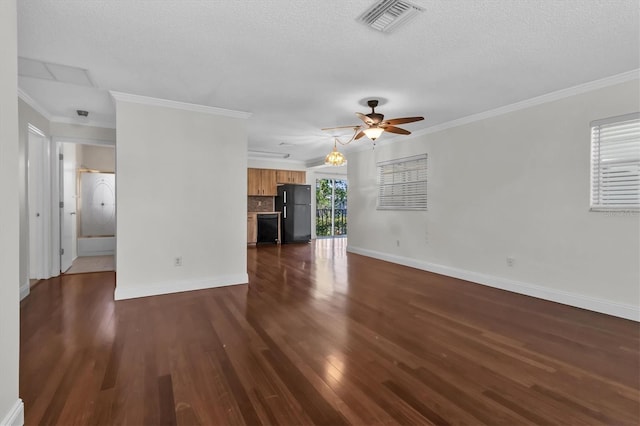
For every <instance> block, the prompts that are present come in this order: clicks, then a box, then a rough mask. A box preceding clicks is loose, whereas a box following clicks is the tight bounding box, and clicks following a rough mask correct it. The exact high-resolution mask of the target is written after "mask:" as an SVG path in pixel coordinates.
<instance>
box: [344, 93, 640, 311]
mask: <svg viewBox="0 0 640 426" xmlns="http://www.w3.org/2000/svg"><path fill="white" fill-rule="evenodd" d="M638 93H639V84H638V80H633V81H627V82H625V83H621V84H616V85H613V86H609V87H605V88H600V89H597V90H590V91H588V92H586V93H582V94H577V95H573V96H570V97H566V98H563V99H560V100H555V101H552V102H547V103H544V104H540V105H537V106H532V107H529V108H526V109H521V110H517V111H514V112H510V113H507V114H503V115H499V116H495V117H493V118H487V119H484V120H481V121H477V122H473V123H470V124H466V125H461V126H458V127H453V128H450V129H447V130H443V131H440V132H437V133H432V134H426V135H423V136H418V137H415V138H405V139H400V140H399V141H398V142H396V143H392V144H389V145H386V146H380V147H376V150H375V151H371V150H366V151H362V152H357V153H352V154H350V155H349V156H348V159H349V173H348V176H349V250H350V251H352V252H356V253H361V254H366V255H370V256H374V257H379V258H383V259H387V260H391V261H396V262H399V263H404V264H408V265H412V266H416V267H419V268H423V269H427V270H433V271H435V272H441V273H445V274H447V275H452V276H458V277H462V278H465V279H469V280H471V281H475V282H481V283H484V284H488V285H493V286H497V287H502V288H507V289H510V290H514V291H518V292H522V293H525V294H531V295H535V296H538V297H543V298H547V299H552V300H557V301H560V302H562V303H568V304H572V305H576V306H582V307H585V308H587V309H593V310H597V311H601V312H607V313H611V314H614V315H618V316H623V317H627V318H633V319H636V320H640V310H639V306H640V289H639V288H640V285H639V284H640V268H639V259H640V217H639V216H638V215H637V214H612V213H599V212H590V211H589V182H590V176H589V173H590V164H589V161H590V127H589V123H590V122H591V121H592V120H595V119H599V118H605V117H611V116H616V115H621V114H626V113H630V112H635V111H638V109H639V95H638ZM426 113H427V114H428V111H426ZM425 152H426V153H428V155H429V158H428V167H429V172H428V203H429V210H428V211H427V212H401V211H377V210H376V167H375V163H376V162H377V161H383V160H389V159H394V158H400V157H406V156H410V155H415V154H419V153H425ZM397 241H399V242H400V245H399V246H398V245H397ZM507 256H512V257H514V258H515V265H514V266H513V267H508V266H507V263H506V257H507Z"/></svg>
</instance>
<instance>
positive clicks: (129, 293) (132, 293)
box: [114, 273, 249, 300]
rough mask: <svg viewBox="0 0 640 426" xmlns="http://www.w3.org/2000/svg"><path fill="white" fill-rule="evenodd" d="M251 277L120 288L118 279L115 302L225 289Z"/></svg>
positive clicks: (236, 276) (246, 281)
mask: <svg viewBox="0 0 640 426" xmlns="http://www.w3.org/2000/svg"><path fill="white" fill-rule="evenodd" d="M248 282H249V275H248V274H246V273H244V274H233V275H222V276H218V277H210V278H206V279H202V280H193V281H168V282H163V283H157V284H150V285H141V286H125V287H123V286H120V285H119V284H118V282H117V278H116V291H115V295H114V299H115V300H124V299H134V298H137V297H147V296H158V295H161V294H170V293H179V292H182V291H192V290H203V289H207V288H215V287H225V286H228V285H236V284H246V283H248Z"/></svg>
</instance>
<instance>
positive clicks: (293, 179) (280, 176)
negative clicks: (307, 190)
mask: <svg viewBox="0 0 640 426" xmlns="http://www.w3.org/2000/svg"><path fill="white" fill-rule="evenodd" d="M276 180H277V181H278V183H307V174H306V173H305V172H304V171H296V170H278V171H277V172H276Z"/></svg>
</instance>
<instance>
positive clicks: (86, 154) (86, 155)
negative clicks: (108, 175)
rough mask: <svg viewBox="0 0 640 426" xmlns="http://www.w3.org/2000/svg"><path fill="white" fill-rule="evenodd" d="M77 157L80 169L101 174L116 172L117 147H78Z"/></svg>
mask: <svg viewBox="0 0 640 426" xmlns="http://www.w3.org/2000/svg"><path fill="white" fill-rule="evenodd" d="M76 155H77V161H78V165H79V167H82V168H86V169H93V170H99V171H101V172H115V171H116V150H115V146H99V145H78V146H77V152H76Z"/></svg>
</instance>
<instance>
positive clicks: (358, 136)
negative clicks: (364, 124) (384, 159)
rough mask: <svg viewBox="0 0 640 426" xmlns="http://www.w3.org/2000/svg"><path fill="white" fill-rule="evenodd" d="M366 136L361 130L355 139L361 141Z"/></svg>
mask: <svg viewBox="0 0 640 426" xmlns="http://www.w3.org/2000/svg"><path fill="white" fill-rule="evenodd" d="M363 136H364V132H363V131H362V130H360V132H359V133H358V134H357V135H356V137H355V138H354V139H356V140H357V139H360V138H361V137H363Z"/></svg>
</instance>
